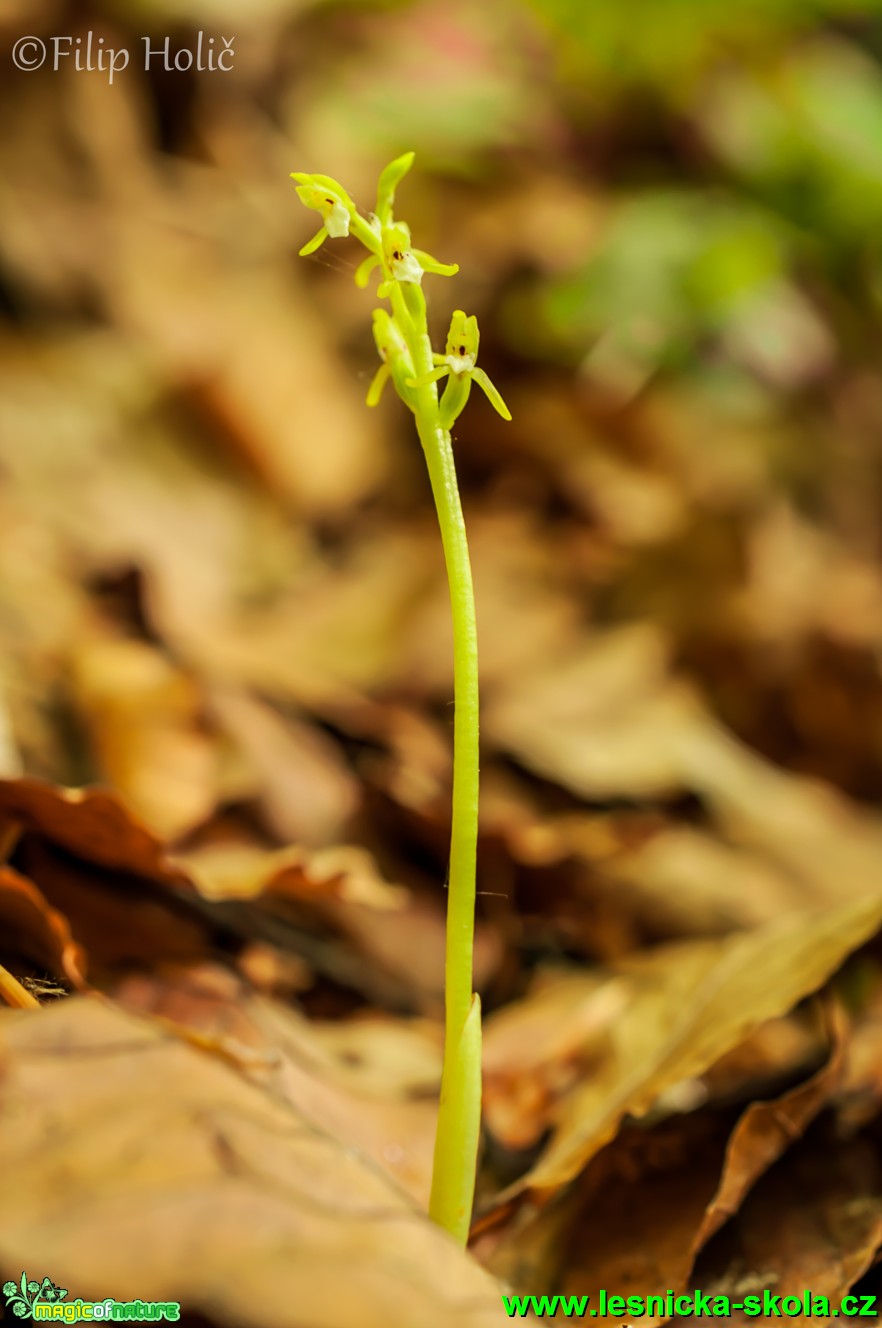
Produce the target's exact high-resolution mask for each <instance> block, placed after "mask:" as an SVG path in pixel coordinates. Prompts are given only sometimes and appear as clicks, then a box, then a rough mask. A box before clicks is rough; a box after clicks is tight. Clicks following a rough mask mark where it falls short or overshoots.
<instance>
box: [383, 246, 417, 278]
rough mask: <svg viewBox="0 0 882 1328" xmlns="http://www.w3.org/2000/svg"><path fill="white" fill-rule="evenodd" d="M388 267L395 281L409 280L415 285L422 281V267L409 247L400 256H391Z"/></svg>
mask: <svg viewBox="0 0 882 1328" xmlns="http://www.w3.org/2000/svg"><path fill="white" fill-rule="evenodd" d="M389 267H390V268H391V270H392V275H393V277H394V278H395V280H396V281H411V282H415V283H416V285H417V286H419V285H420V283H421V282H422V279H423V269H422V266H421V265H420V260H419V259H418V258H417V257H416V255H415V254H414V253H413V252H412V251H411V250H410V249H406V250H405V251H404V253H403V254H402V255H401V257H400V258H392V259H391V260H390V262H389Z"/></svg>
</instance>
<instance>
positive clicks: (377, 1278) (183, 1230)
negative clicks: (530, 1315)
mask: <svg viewBox="0 0 882 1328" xmlns="http://www.w3.org/2000/svg"><path fill="white" fill-rule="evenodd" d="M0 1048H2V1050H0V1057H2V1065H3V1076H2V1081H0V1122H2V1129H0V1167H2V1171H3V1176H4V1190H3V1194H4V1202H3V1205H2V1209H0V1261H2V1263H3V1266H4V1268H17V1267H19V1266H22V1267H35V1266H37V1265H39V1266H40V1267H45V1268H47V1269H51V1270H52V1272H51V1275H52V1276H53V1277H54V1278H56V1279H58V1280H59V1281H61V1282H62V1283H63V1284H64V1286H66V1287H69V1288H70V1290H71V1294H72V1295H79V1296H83V1297H92V1298H95V1299H100V1298H103V1297H105V1296H114V1297H117V1298H120V1299H133V1298H135V1297H140V1298H142V1299H158V1300H179V1301H180V1302H181V1303H182V1306H183V1307H184V1309H185V1310H186V1311H189V1312H198V1313H202V1314H204V1315H206V1316H207V1317H208V1318H210V1319H212V1320H213V1321H215V1322H220V1323H231V1324H233V1323H242V1324H246V1325H250V1326H253V1328H261V1326H262V1325H264V1324H266V1325H269V1324H273V1325H276V1324H284V1325H289V1326H290V1328H296V1326H297V1325H301V1324H303V1323H305V1322H309V1323H310V1324H314V1325H316V1328H320V1326H323V1325H327V1328H343V1325H348V1324H351V1323H354V1322H357V1323H359V1324H360V1325H363V1328H373V1325H376V1328H380V1325H382V1328H387V1325H388V1324H389V1323H392V1322H396V1323H406V1324H408V1325H409V1326H410V1328H423V1326H424V1328H446V1326H447V1325H449V1328H469V1326H471V1325H474V1328H478V1325H481V1326H482V1328H484V1326H485V1325H486V1328H489V1325H491V1324H494V1325H495V1324H498V1323H499V1322H500V1317H501V1314H502V1310H501V1304H500V1294H499V1290H498V1288H497V1287H496V1285H495V1284H494V1283H493V1281H492V1279H491V1278H490V1277H489V1276H488V1275H487V1274H486V1273H484V1272H483V1271H482V1270H481V1269H480V1268H479V1267H478V1266H477V1265H476V1264H475V1263H474V1262H472V1261H471V1260H470V1259H469V1258H468V1256H467V1255H464V1254H463V1253H462V1252H461V1251H460V1250H458V1249H457V1248H456V1247H455V1245H454V1244H453V1242H451V1241H450V1240H449V1239H448V1238H447V1237H446V1236H445V1235H444V1234H443V1233H442V1232H440V1231H439V1230H438V1229H437V1228H436V1227H434V1226H433V1225H432V1224H431V1223H430V1222H429V1221H428V1219H427V1218H426V1217H424V1216H423V1215H422V1214H421V1213H420V1212H419V1211H418V1210H417V1209H416V1208H415V1207H414V1206H413V1205H412V1204H411V1203H410V1202H409V1201H408V1200H407V1199H406V1198H405V1197H404V1196H403V1195H402V1194H401V1192H400V1191H399V1190H398V1189H397V1188H396V1187H395V1186H394V1185H392V1184H391V1183H390V1182H389V1181H388V1180H387V1179H386V1178H385V1177H383V1176H382V1175H381V1174H380V1173H379V1172H378V1171H377V1170H376V1169H374V1168H372V1167H370V1166H369V1165H368V1164H366V1163H365V1161H364V1160H363V1159H362V1158H361V1157H360V1156H358V1154H356V1153H355V1152H354V1151H353V1150H352V1149H349V1150H347V1149H345V1148H343V1147H341V1145H340V1144H338V1143H337V1142H336V1141H335V1140H334V1139H333V1138H332V1137H331V1136H329V1135H328V1134H327V1133H326V1132H325V1131H324V1130H323V1129H321V1128H320V1127H319V1126H316V1125H314V1124H312V1123H310V1122H309V1121H308V1120H306V1119H305V1118H304V1117H303V1116H302V1115H301V1114H300V1113H299V1112H298V1111H296V1110H295V1109H294V1108H293V1107H292V1106H291V1105H290V1104H289V1103H287V1102H284V1101H280V1100H279V1099H278V1098H277V1097H275V1096H274V1095H271V1094H268V1093H266V1092H264V1091H263V1090H262V1089H260V1088H258V1087H256V1086H255V1085H254V1084H252V1083H248V1082H246V1081H245V1080H244V1079H243V1078H242V1077H241V1075H240V1074H238V1073H236V1072H235V1071H234V1070H233V1069H231V1068H230V1066H229V1065H228V1064H226V1063H225V1062H223V1061H222V1060H221V1059H220V1058H219V1057H217V1056H213V1055H211V1054H209V1053H207V1052H205V1051H200V1050H197V1049H196V1048H194V1047H193V1046H192V1045H190V1044H188V1043H187V1042H186V1041H184V1040H181V1039H180V1038H177V1037H174V1036H172V1035H171V1034H170V1033H169V1032H168V1030H167V1029H165V1030H163V1029H161V1028H159V1027H157V1026H156V1025H155V1024H152V1023H151V1022H150V1021H148V1020H145V1019H139V1018H136V1017H134V1016H132V1015H129V1014H125V1013H123V1012H122V1011H120V1010H119V1009H113V1008H110V1007H109V1006H107V1005H104V1004H99V1003H97V1002H89V1001H83V1000H71V1001H65V1002H63V1004H62V1005H61V1006H59V1007H56V1008H55V1009H53V1010H51V1011H48V1012H44V1011H41V1012H39V1013H38V1014H34V1015H27V1014H10V1015H8V1016H6V1017H5V1018H4V1019H2V1020H0ZM96 1065H100V1073H96V1069H95V1067H96ZM341 1269H345V1276H342V1277H341V1275H340V1272H341Z"/></svg>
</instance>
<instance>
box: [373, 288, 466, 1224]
mask: <svg viewBox="0 0 882 1328" xmlns="http://www.w3.org/2000/svg"><path fill="white" fill-rule="evenodd" d="M410 294H411V300H410V304H411V306H415V307H411V308H406V307H402V308H401V309H399V308H397V307H396V306H397V305H398V304H401V305H402V306H403V305H404V298H405V297H404V295H403V294H402V292H401V291H400V288H399V289H397V290H395V291H393V295H392V304H393V309H394V312H395V315H396V319H397V321H398V323H399V326H400V327H402V329H405V328H406V329H408V330H407V331H405V337H406V338H407V341H408V345H409V349H410V352H411V356H412V358H413V363H414V369H415V371H416V374H417V376H420V375H424V374H427V373H429V372H430V371H431V369H432V347H431V344H430V342H429V338H428V335H427V333H426V332H425V330H424V329H425V314H424V311H423V310H424V307H423V310H421V309H420V308H419V304H420V303H421V302H422V293H421V292H420V293H419V295H418V296H417V295H416V291H413V292H411V293H410ZM414 297H416V300H415V298H414ZM420 313H422V317H420V316H419V315H420ZM414 315H416V316H414ZM412 408H413V411H414V416H415V419H416V425H417V431H418V433H419V437H420V442H421V443H422V447H423V452H424V454H425V457H426V464H427V466H428V470H429V480H430V482H431V486H432V494H433V497H434V500H435V508H436V511H437V513H438V524H439V526H440V529H441V541H442V544H443V547H444V560H445V564H446V567H447V580H448V584H449V587H450V605H451V610H452V615H453V690H454V707H455V708H454V722H453V812H452V822H451V836H450V875H449V888H448V898H447V959H446V970H445V1035H444V1069H443V1073H442V1079H441V1103H440V1108H439V1114H438V1129H437V1134H436V1136H435V1158H434V1166H433V1171H432V1193H431V1198H430V1201H429V1214H430V1216H431V1217H432V1218H433V1219H434V1220H435V1221H436V1222H437V1223H438V1224H439V1225H440V1226H443V1227H445V1228H446V1229H447V1230H448V1231H450V1232H451V1234H453V1235H454V1236H455V1237H456V1239H457V1240H459V1241H460V1242H461V1243H462V1244H465V1242H466V1240H467V1239H468V1232H469V1224H470V1220H471V1212H472V1203H473V1200H474V1190H475V1170H476V1165H477V1152H478V1136H479V1130H480V1115H481V1021H480V1002H479V1000H478V998H477V997H476V996H473V994H472V955H473V950H474V935H475V860H476V853H477V841H478V760H479V750H478V634H477V624H476V618H475V595H474V588H473V585H472V569H471V563H470V560H469V546H468V540H467V538H466V528H465V520H464V518H463V513H462V504H461V502H460V496H459V486H458V484H457V479H456V466H455V463H454V459H453V446H452V443H451V439H450V433H449V431H448V430H446V429H444V428H442V426H441V419H440V414H439V406H438V391H437V388H436V386H435V384H434V383H428V384H426V385H425V386H424V387H421V388H417V389H415V390H414V395H413V398H412Z"/></svg>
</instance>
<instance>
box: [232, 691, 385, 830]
mask: <svg viewBox="0 0 882 1328" xmlns="http://www.w3.org/2000/svg"><path fill="white" fill-rule="evenodd" d="M210 706H211V712H212V715H213V716H214V718H215V719H216V720H217V722H218V724H219V725H220V726H221V728H222V729H224V730H225V731H226V733H228V734H229V735H230V737H231V738H232V739H233V740H234V741H235V743H236V745H237V748H238V750H239V752H240V755H242V756H243V757H244V759H245V761H246V762H247V764H248V766H249V767H250V769H251V771H252V772H253V783H254V784H255V785H256V788H255V793H256V795H257V800H258V802H259V805H260V807H261V810H262V812H263V816H264V818H265V821H266V823H267V825H268V827H269V829H270V830H271V831H272V832H273V834H274V835H276V836H277V837H278V838H279V839H280V840H282V842H284V843H299V844H305V845H307V846H319V845H323V844H333V843H338V842H339V841H340V839H341V838H345V837H346V835H345V828H346V825H347V823H348V822H349V820H350V818H351V817H352V816H353V815H354V814H355V812H356V811H357V809H358V807H359V804H360V802H361V790H360V788H359V785H358V782H357V780H356V778H355V776H354V775H353V774H352V772H351V770H350V769H349V767H348V766H347V764H346V762H345V760H344V758H343V754H342V752H341V751H340V748H339V746H338V745H337V744H336V743H335V742H333V741H332V739H331V738H329V737H327V736H326V735H325V734H324V733H322V732H321V731H320V730H319V729H318V728H317V727H316V726H315V725H313V724H308V723H306V722H305V720H304V719H300V718H295V717H293V716H290V715H288V716H282V715H281V714H279V713H278V711H276V710H274V709H273V708H272V707H271V706H270V705H268V704H267V703H265V702H263V701H261V700H259V699H258V698H256V697H253V696H249V695H247V694H246V693H244V692H237V691H234V690H232V689H221V688H216V689H214V690H213V691H212V692H211V693H210Z"/></svg>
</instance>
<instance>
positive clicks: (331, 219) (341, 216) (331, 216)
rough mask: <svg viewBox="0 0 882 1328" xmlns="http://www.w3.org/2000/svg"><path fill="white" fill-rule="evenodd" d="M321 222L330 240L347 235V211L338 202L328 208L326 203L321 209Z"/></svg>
mask: <svg viewBox="0 0 882 1328" xmlns="http://www.w3.org/2000/svg"><path fill="white" fill-rule="evenodd" d="M322 220H323V221H324V223H325V230H326V231H327V232H328V234H329V235H330V237H331V239H332V240H339V239H340V238H341V236H343V235H348V234H349V209H348V208H347V207H344V205H343V204H342V203H341V202H339V201H338V202H336V203H334V204H333V205H332V206H331V207H330V208H329V207H327V201H326V203H325V207H324V208H323V209H322Z"/></svg>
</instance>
